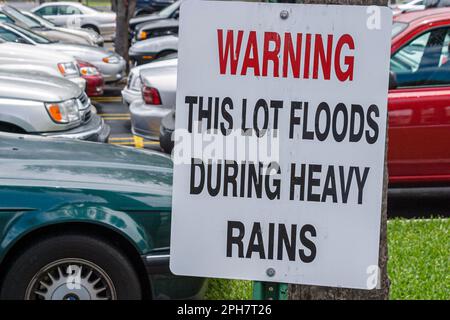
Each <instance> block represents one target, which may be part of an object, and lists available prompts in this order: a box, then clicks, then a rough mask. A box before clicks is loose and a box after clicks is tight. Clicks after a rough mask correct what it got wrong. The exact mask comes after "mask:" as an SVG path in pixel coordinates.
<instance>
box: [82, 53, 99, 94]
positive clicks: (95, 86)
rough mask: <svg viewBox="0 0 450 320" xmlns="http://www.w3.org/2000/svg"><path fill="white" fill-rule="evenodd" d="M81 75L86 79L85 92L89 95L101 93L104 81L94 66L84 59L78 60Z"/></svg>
mask: <svg viewBox="0 0 450 320" xmlns="http://www.w3.org/2000/svg"><path fill="white" fill-rule="evenodd" d="M78 65H79V67H80V74H81V77H82V78H83V79H84V80H86V94H87V95H88V96H89V97H97V96H101V95H103V92H104V84H105V81H104V79H103V76H102V74H101V73H100V71H99V70H98V69H97V67H96V66H94V65H92V64H90V63H89V62H86V61H78Z"/></svg>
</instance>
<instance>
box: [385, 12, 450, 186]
mask: <svg viewBox="0 0 450 320" xmlns="http://www.w3.org/2000/svg"><path fill="white" fill-rule="evenodd" d="M393 30H394V36H393V39H392V49H391V71H392V72H393V73H394V75H395V77H396V81H393V83H391V88H392V89H391V90H390V91H389V157H388V163H389V175H390V183H391V185H393V186H398V187H400V186H405V185H407V186H412V185H415V186H422V187H423V186H434V187H437V186H445V185H447V186H448V184H449V183H450V139H449V138H448V137H450V103H449V101H450V56H449V45H450V9H449V8H442V9H427V10H424V11H414V12H407V13H404V14H400V15H398V16H396V17H395V18H394V25H393ZM399 190H400V189H399ZM409 190H417V189H413V188H409ZM428 190H435V191H436V190H442V189H439V188H436V189H433V188H429V189H428ZM411 192H412V191H411Z"/></svg>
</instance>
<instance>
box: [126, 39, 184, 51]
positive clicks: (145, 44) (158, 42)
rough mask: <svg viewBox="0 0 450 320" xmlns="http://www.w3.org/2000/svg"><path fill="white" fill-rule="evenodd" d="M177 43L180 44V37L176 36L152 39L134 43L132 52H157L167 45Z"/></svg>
mask: <svg viewBox="0 0 450 320" xmlns="http://www.w3.org/2000/svg"><path fill="white" fill-rule="evenodd" d="M176 42H178V37H177V36H174V35H169V36H162V37H157V38H151V39H147V40H142V41H138V42H136V43H134V44H133V45H132V46H131V48H130V52H151V51H155V52H157V51H158V50H160V49H161V48H162V47H163V46H164V45H166V44H167V43H176Z"/></svg>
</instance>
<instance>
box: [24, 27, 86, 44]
mask: <svg viewBox="0 0 450 320" xmlns="http://www.w3.org/2000/svg"><path fill="white" fill-rule="evenodd" d="M33 31H35V32H36V33H38V34H40V35H42V36H44V37H46V38H48V39H50V40H52V41H59V42H61V43H74V44H89V41H88V40H86V39H84V38H83V37H82V36H79V35H76V34H73V33H71V32H67V31H65V30H58V29H55V28H52V29H40V30H39V29H38V30H33Z"/></svg>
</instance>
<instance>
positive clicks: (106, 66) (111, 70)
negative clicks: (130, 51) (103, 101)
mask: <svg viewBox="0 0 450 320" xmlns="http://www.w3.org/2000/svg"><path fill="white" fill-rule="evenodd" d="M92 64H94V63H92ZM94 65H95V66H96V67H97V68H98V70H99V71H100V73H101V74H102V76H103V79H104V80H105V82H114V81H119V80H121V79H122V78H123V77H124V76H125V69H126V61H125V60H124V59H120V62H119V63H104V62H100V63H95V64H94Z"/></svg>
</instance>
